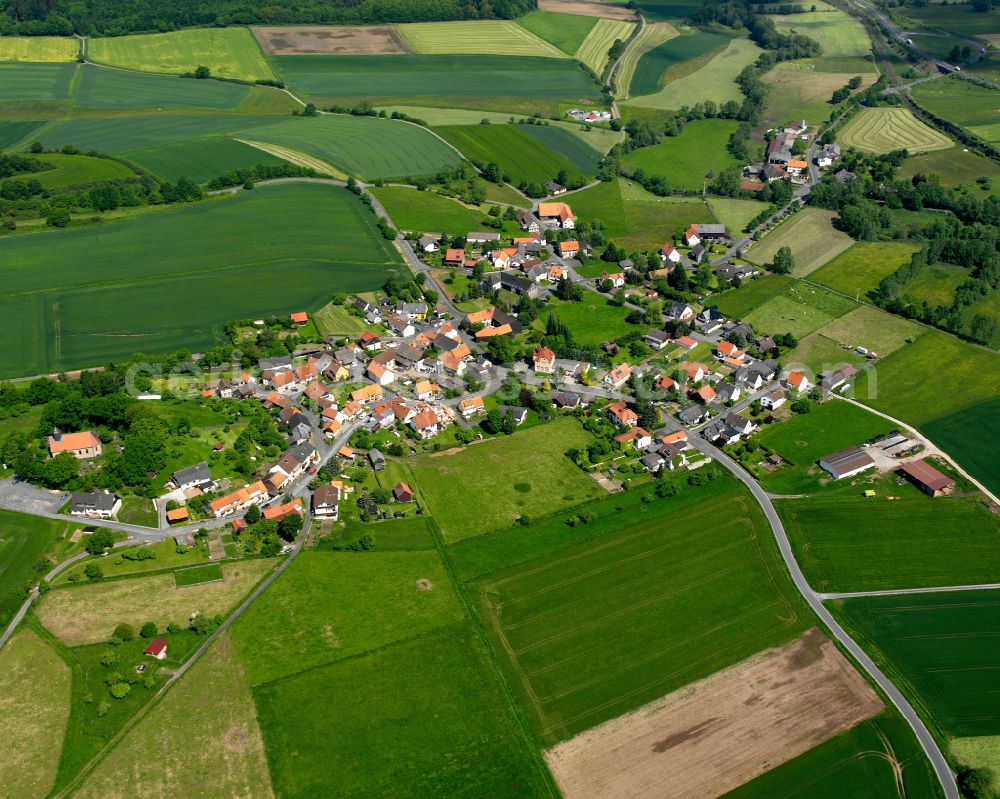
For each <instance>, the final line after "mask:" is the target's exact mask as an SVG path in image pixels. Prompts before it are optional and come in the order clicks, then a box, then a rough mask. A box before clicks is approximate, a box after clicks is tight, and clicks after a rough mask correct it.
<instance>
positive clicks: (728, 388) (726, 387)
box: [714, 381, 740, 403]
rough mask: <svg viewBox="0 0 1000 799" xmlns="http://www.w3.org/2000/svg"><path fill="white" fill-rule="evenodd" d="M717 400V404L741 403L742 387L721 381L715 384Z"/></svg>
mask: <svg viewBox="0 0 1000 799" xmlns="http://www.w3.org/2000/svg"><path fill="white" fill-rule="evenodd" d="M714 388H715V398H716V401H717V402H722V403H726V402H739V400H740V387H739V386H738V385H736V384H735V383H727V382H725V381H719V382H718V383H716V384H715V386H714Z"/></svg>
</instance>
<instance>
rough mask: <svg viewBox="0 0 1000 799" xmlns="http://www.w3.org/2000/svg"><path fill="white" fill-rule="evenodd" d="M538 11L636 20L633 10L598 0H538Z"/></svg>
mask: <svg viewBox="0 0 1000 799" xmlns="http://www.w3.org/2000/svg"><path fill="white" fill-rule="evenodd" d="M538 9H539V11H555V12H556V13H558V14H580V15H581V16H584V17H607V18H608V19H627V20H629V21H630V22H634V21H635V20H636V16H635V12H634V11H633V10H632V9H631V8H626V7H625V6H623V5H622V6H618V5H611V4H610V3H601V2H599V0H538Z"/></svg>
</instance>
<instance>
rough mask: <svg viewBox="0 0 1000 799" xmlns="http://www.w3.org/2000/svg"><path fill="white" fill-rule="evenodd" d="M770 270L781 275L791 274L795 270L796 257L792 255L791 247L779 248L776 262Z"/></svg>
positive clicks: (775, 258) (775, 256) (775, 257)
mask: <svg viewBox="0 0 1000 799" xmlns="http://www.w3.org/2000/svg"><path fill="white" fill-rule="evenodd" d="M768 268H769V269H770V270H771V271H772V272H775V273H777V274H779V275H787V274H788V273H789V272H791V271H792V270H793V269H794V268H795V256H793V255H792V249H791V247H779V248H778V251H777V252H776V253H775V254H774V261H773V262H772V263H771V265H770V266H769V267H768Z"/></svg>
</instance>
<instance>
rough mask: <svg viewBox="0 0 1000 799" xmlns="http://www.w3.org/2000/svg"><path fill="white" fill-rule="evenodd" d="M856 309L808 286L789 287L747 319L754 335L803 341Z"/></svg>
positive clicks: (755, 310)
mask: <svg viewBox="0 0 1000 799" xmlns="http://www.w3.org/2000/svg"><path fill="white" fill-rule="evenodd" d="M857 307H859V306H858V305H857V304H856V303H855V302H854V301H853V300H849V299H847V298H846V297H841V296H840V295H837V294H831V293H830V292H828V291H826V290H825V289H821V288H818V287H815V286H810V285H808V284H803V283H799V284H791V285H790V286H789V287H788V288H787V289H786V291H785V292H784V293H783V294H780V295H778V296H776V297H772V298H771V299H769V300H767V301H766V302H765V303H763V304H762V305H760V306H758V307H757V308H755V309H754V310H753V311H751V312H750V313H749V314H747V316H746V321H748V322H750V324H752V325H753V326H754V329H755V330H757V331H763V332H767V333H791V334H792V335H794V336H795V337H796V338H802V337H803V336H805V335H808V334H809V333H812V332H813V331H814V330H819V329H820V328H821V327H823V326H824V325H827V324H829V323H830V322H832V321H833V320H834V319H837V318H838V317H840V316H843V315H844V314H845V313H848V312H850V311H852V310H854V309H855V308H857Z"/></svg>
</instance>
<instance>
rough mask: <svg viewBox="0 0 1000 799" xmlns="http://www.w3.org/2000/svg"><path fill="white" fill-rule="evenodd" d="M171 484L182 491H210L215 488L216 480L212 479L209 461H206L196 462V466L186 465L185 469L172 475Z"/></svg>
mask: <svg viewBox="0 0 1000 799" xmlns="http://www.w3.org/2000/svg"><path fill="white" fill-rule="evenodd" d="M169 485H171V486H173V488H174V489H175V490H177V489H179V490H181V491H190V490H191V489H198V490H199V491H203V492H205V493H208V492H209V491H214V490H215V481H214V480H213V479H212V475H211V473H210V472H209V469H208V463H206V462H205V461H202V462H201V463H196V464H195V465H194V466H185V467H184V468H183V469H178V470H177V471H176V472H174V473H173V475H171V477H170V483H169Z"/></svg>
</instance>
